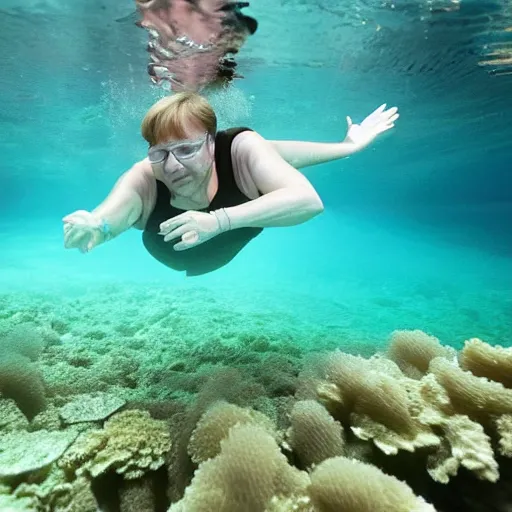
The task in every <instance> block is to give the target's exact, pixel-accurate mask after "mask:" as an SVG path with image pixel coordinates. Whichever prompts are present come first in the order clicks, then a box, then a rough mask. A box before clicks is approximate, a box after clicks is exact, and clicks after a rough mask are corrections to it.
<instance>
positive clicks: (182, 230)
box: [164, 224, 190, 242]
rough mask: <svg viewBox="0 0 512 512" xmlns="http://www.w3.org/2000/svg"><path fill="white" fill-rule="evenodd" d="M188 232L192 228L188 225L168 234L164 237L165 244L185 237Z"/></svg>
mask: <svg viewBox="0 0 512 512" xmlns="http://www.w3.org/2000/svg"><path fill="white" fill-rule="evenodd" d="M187 231H190V226H188V225H187V224H184V225H183V226H179V227H177V228H175V229H173V230H172V231H170V232H168V233H167V234H166V235H165V236H164V242H169V241H170V240H174V239H176V238H180V237H181V236H183V235H185V233H186V232H187Z"/></svg>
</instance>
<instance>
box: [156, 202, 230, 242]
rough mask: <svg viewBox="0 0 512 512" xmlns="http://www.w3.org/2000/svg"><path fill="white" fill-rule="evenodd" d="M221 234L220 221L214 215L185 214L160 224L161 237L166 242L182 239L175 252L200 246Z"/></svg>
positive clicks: (189, 212)
mask: <svg viewBox="0 0 512 512" xmlns="http://www.w3.org/2000/svg"><path fill="white" fill-rule="evenodd" d="M219 233H221V227H220V224H219V220H218V219H217V216H216V215H215V214H214V213H204V212H196V211H194V210H191V211H188V212H184V213H182V214H180V215H177V216H176V217H173V218H171V219H168V220H166V221H164V222H162V223H161V224H160V233H159V234H160V235H162V236H163V237H164V241H165V242H169V241H171V240H175V239H176V238H181V242H179V243H177V244H176V245H175V246H174V250H175V251H185V250H186V249H190V248H192V247H195V246H196V245H200V244H202V243H204V242H206V241H207V240H210V238H213V237H214V236H216V235H218V234H219Z"/></svg>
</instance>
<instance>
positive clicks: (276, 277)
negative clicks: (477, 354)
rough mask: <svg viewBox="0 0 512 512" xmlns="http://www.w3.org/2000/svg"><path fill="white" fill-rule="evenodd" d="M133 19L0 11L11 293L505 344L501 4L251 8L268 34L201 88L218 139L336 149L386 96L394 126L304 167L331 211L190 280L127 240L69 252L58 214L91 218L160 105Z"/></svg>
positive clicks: (1, 226) (96, 7)
mask: <svg viewBox="0 0 512 512" xmlns="http://www.w3.org/2000/svg"><path fill="white" fill-rule="evenodd" d="M134 11H135V6H134V4H133V3H132V2H130V1H128V0H115V1H109V2H106V1H102V0H75V1H74V2H72V3H71V2H63V1H62V0H41V1H37V0H31V1H28V0H27V1H25V2H23V5H22V6H21V5H20V3H19V2H17V1H15V0H3V2H2V6H1V7H0V27H1V30H0V64H1V70H2V72H1V73H0V92H1V95H0V97H1V103H2V107H1V109H0V129H1V134H2V135H1V138H0V155H1V156H0V167H1V174H0V232H1V236H2V249H1V252H0V287H1V291H2V292H3V293H11V292H13V291H18V292H20V291H21V292H28V291H30V290H37V291H50V290H55V291H57V292H58V293H61V294H77V293H83V292H84V290H90V289H91V288H94V287H95V286H98V285H104V284H111V283H123V284H128V285H129V286H130V287H131V288H129V289H130V290H131V293H133V294H134V296H135V297H136V296H137V293H138V292H137V290H138V288H137V286H138V285H139V284H142V283H155V285H158V286H164V287H167V289H168V290H170V291H172V289H173V287H175V286H191V287H205V288H208V289H211V290H214V291H215V292H216V293H219V294H220V293H223V294H225V295H224V296H228V295H229V296H230V297H232V298H233V300H235V302H236V303H237V304H239V306H240V307H242V308H246V310H247V312H248V313H251V312H254V311H256V310H260V311H265V310H271V311H275V312H279V311H282V312H283V314H285V313H286V314H288V315H292V316H293V315H296V316H297V317H300V318H301V319H307V320H308V321H310V322H311V323H312V324H315V323H317V324H322V325H324V326H325V325H333V326H338V327H339V326H340V325H341V324H343V322H346V323H347V322H348V323H347V324H346V325H347V326H348V327H347V329H349V330H350V333H352V334H353V335H354V336H357V335H361V336H362V337H363V338H365V339H368V340H375V339H382V337H383V336H385V335H387V333H389V331H390V330H392V329H400V328H419V329H424V330H426V331H427V332H429V333H432V334H435V335H438V336H440V337H441V338H442V339H443V340H446V341H447V342H451V343H455V344H456V343H460V342H461V341H463V340H464V339H466V338H467V337H472V336H479V337H482V338H483V339H485V340H487V341H489V342H493V343H497V342H499V343H501V344H510V341H511V333H512V320H511V318H512V314H511V313H512V298H511V294H510V292H511V290H512V264H511V257H512V251H511V248H512V230H511V229H510V225H511V219H512V187H511V183H512V175H511V169H512V166H511V164H510V161H511V157H512V127H511V121H512V101H511V100H512V74H509V73H510V72H511V70H512V67H511V64H510V59H511V57H510V55H511V52H512V50H511V48H512V32H511V31H512V28H511V27H512V15H511V12H510V6H509V5H507V2H506V1H505V0H503V1H500V0H496V1H489V2H486V1H482V0H461V1H460V2H450V1H439V2H426V1H424V0H410V1H403V2H396V4H395V3H392V2H386V1H384V2H382V1H378V2H377V1H374V0H357V1H355V2H354V1H350V2H348V1H340V0H336V1H335V0H254V1H253V2H252V3H251V6H250V8H249V9H247V13H248V14H251V15H252V16H254V17H255V18H256V19H257V20H258V21H259V29H258V32H257V33H256V34H255V35H254V36H252V37H251V38H250V39H249V40H248V42H247V44H246V45H245V46H244V47H243V49H242V50H241V51H240V53H239V55H238V56H237V61H238V71H239V72H240V73H241V74H242V75H244V78H243V79H240V80H236V81H235V82H234V84H233V85H232V86H231V87H230V88H229V89H228V90H226V91H223V92H219V93H215V94H212V95H211V96H210V97H209V99H210V100H211V102H212V104H213V105H214V107H215V109H216V111H217V113H218V115H219V121H220V127H221V128H225V127H228V126H235V125H246V126H251V127H252V128H254V129H256V130H258V131H259V132H260V133H261V134H262V135H263V136H264V137H266V138H270V139H272V138H276V139H303V140H317V141H332V142H335V141H340V140H342V139H343V137H344V135H345V130H346V121H345V117H346V116H347V115H350V116H351V117H352V119H353V120H354V122H360V121H361V120H362V119H363V118H364V117H365V116H366V115H367V114H369V113H370V112H372V111H373V110H374V109H375V108H376V107H378V106H379V105H380V104H381V103H384V102H387V103H388V105H389V106H392V105H396V106H398V107H399V109H400V114H401V117H400V120H399V121H398V122H397V125H396V128H395V129H394V130H393V131H392V133H389V134H386V135H385V136H383V137H381V138H380V139H379V140H378V141H377V142H376V143H375V144H373V145H372V146H371V147H370V148H368V149H366V150H365V151H363V152H362V153H360V154H357V155H355V156H353V157H351V158H348V159H345V160H341V161H337V162H333V163H330V164H326V165H322V166H318V167H313V168H309V169H306V170H305V171H304V172H305V174H306V176H307V177H308V178H309V179H310V180H311V182H312V183H313V185H314V186H315V187H316V189H317V190H318V192H319V193H320V195H321V197H322V199H323V201H324V204H325V207H326V210H325V212H324V214H323V215H321V216H319V217H317V218H315V219H314V220H313V221H311V222H309V223H307V224H305V225H301V226H297V227H293V228H286V229H269V230H266V232H265V233H264V235H263V236H261V237H259V238H258V239H257V240H255V241H254V242H253V243H251V244H250V246H249V247H247V248H246V249H245V250H244V251H243V252H242V253H241V254H240V255H239V256H238V257H237V258H236V259H235V260H234V261H233V262H232V263H231V264H230V265H228V266H227V267H225V268H223V269H221V270H219V271H217V272H215V273H213V274H209V275H207V276H203V277H200V278H193V279H190V280H188V279H185V278H184V277H183V276H182V275H181V274H179V273H175V272H173V271H171V270H169V269H167V268H165V267H163V266H161V265H160V264H159V263H157V262H155V261H153V260H152V259H151V257H150V256H149V255H147V254H146V253H145V252H144V249H143V247H142V244H141V241H140V236H141V235H140V232H137V231H130V232H129V233H126V234H124V235H123V236H122V237H120V238H119V239H116V240H115V241H114V242H112V243H109V244H106V245H105V246H102V247H100V248H98V249H97V250H95V251H93V252H92V253H91V254H88V255H85V256H84V255H82V254H80V253H78V252H77V251H67V250H64V248H63V242H62V223H61V218H62V217H63V216H64V215H65V214H67V213H70V212H72V211H74V210H77V209H92V208H94V207H95V206H96V205H97V204H98V202H100V201H101V200H102V199H103V198H104V197H105V195H106V194H107V193H108V191H109V190H110V187H111V186H112V185H113V183H114V182H115V180H116V179H117V177H118V176H119V175H120V174H121V173H122V172H123V171H125V170H126V169H127V168H128V167H129V166H130V165H131V164H132V163H133V162H134V161H136V160H138V159H141V158H143V157H144V155H145V150H146V144H145V141H143V139H142V137H141V136H140V128H139V127H140V121H141V119H142V116H143V115H144V113H145V111H146V109H147V108H148V107H149V106H150V105H151V104H152V103H153V102H154V101H155V100H156V99H157V98H159V97H161V96H162V95H163V94H164V92H163V91H162V90H161V89H158V88H154V87H152V86H151V84H150V81H149V79H148V76H147V74H146V66H147V53H146V51H145V45H146V41H147V34H146V33H145V31H144V30H141V29H140V28H138V27H137V26H135V24H134V21H135V19H136V17H134ZM507 52H508V53H507ZM492 54H497V56H492ZM490 60H494V62H492V63H490V64H489V63H488V62H489V61H490ZM486 62H487V64H486ZM112 307H115V305H113V306H112ZM276 308H277V309H276ZM191 309H192V310H193V304H191ZM347 318H349V320H347Z"/></svg>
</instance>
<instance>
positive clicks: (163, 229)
mask: <svg viewBox="0 0 512 512" xmlns="http://www.w3.org/2000/svg"><path fill="white" fill-rule="evenodd" d="M189 220H190V219H189V215H188V213H187V212H185V213H182V214H180V215H177V216H176V217H173V218H172V219H168V220H166V221H164V222H162V223H161V224H160V234H161V235H166V234H167V233H169V231H171V230H173V229H175V228H177V227H179V226H182V225H183V224H186V223H187V222H188V221H189Z"/></svg>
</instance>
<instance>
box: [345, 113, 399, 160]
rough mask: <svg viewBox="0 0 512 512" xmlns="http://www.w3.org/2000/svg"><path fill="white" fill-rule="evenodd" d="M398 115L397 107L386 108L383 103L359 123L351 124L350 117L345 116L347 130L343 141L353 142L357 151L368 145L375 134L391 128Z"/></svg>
mask: <svg viewBox="0 0 512 512" xmlns="http://www.w3.org/2000/svg"><path fill="white" fill-rule="evenodd" d="M398 117H399V114H398V109H397V108H396V107H392V108H390V109H388V110H386V104H385V103H384V104H383V105H381V106H380V107H379V108H378V109H377V110H375V111H374V112H372V113H371V114H370V115H369V116H367V117H366V118H365V119H364V120H363V122H362V123H361V124H353V123H352V119H350V117H348V116H347V125H348V130H347V135H346V137H345V140H344V142H346V143H349V144H353V145H354V147H355V149H356V150H357V151H359V150H360V149H363V148H364V147H366V146H368V144H370V143H371V142H372V141H373V140H374V139H375V138H376V137H377V135H379V134H381V133H383V132H385V131H387V130H389V129H391V128H393V126H395V121H396V120H397V119H398Z"/></svg>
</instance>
